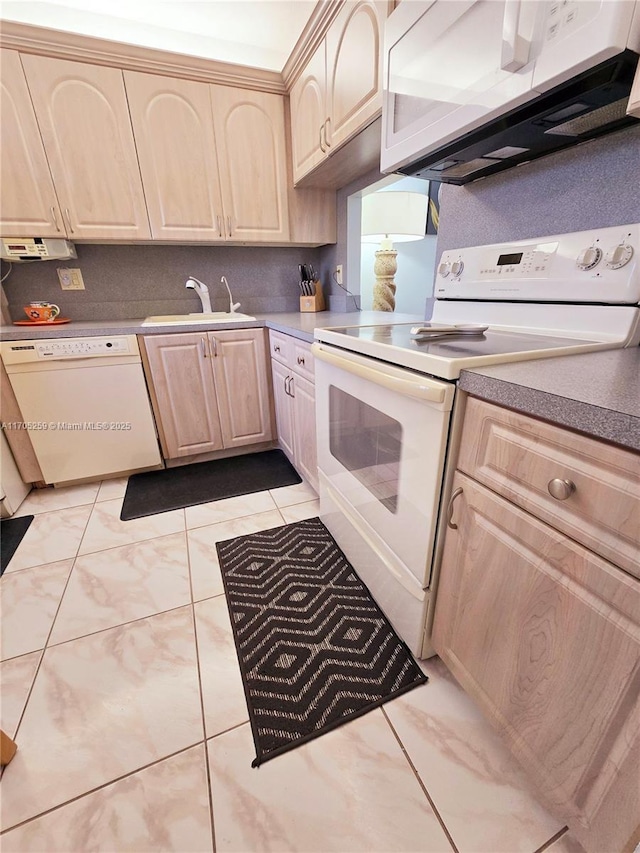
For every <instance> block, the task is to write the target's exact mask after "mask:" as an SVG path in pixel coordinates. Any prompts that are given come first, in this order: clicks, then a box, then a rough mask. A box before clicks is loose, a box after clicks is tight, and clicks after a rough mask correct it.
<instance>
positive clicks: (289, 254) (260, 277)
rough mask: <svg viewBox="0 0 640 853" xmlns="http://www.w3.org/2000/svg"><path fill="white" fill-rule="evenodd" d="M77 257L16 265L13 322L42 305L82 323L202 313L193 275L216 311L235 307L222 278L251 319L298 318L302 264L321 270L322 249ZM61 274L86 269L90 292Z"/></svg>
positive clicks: (169, 250)
mask: <svg viewBox="0 0 640 853" xmlns="http://www.w3.org/2000/svg"><path fill="white" fill-rule="evenodd" d="M76 250H77V252H78V258H77V260H71V261H60V262H57V263H56V262H54V261H46V262H38V263H29V264H14V267H13V271H12V272H11V275H10V276H9V278H8V279H7V280H6V281H5V283H4V285H3V287H4V289H5V293H6V296H7V299H8V302H9V310H10V314H11V317H12V319H14V320H19V319H24V312H23V306H24V305H26V304H27V303H28V302H31V301H35V300H47V301H49V302H54V303H55V304H56V305H58V306H59V307H60V309H61V315H62V316H63V317H71V318H72V319H73V320H78V321H84V320H127V319H136V318H141V317H146V316H148V315H150V314H184V313H189V312H191V311H200V310H201V306H200V300H199V299H198V297H197V296H196V294H195V293H194V292H193V291H189V290H187V289H186V288H185V286H184V285H185V281H186V280H187V278H188V277H189V276H190V275H193V276H195V277H196V278H198V279H200V280H201V281H203V282H204V283H205V284H207V285H208V286H209V293H210V295H211V308H212V310H213V311H225V310H228V307H229V300H228V297H227V294H226V291H225V288H224V285H222V284H221V283H220V276H222V275H225V276H226V277H227V280H228V282H229V286H230V287H231V292H232V293H233V298H234V301H235V302H240V303H241V308H240V309H239V310H241V311H243V312H244V313H246V314H261V313H269V312H279V311H298V310H299V309H300V300H299V297H300V291H299V288H298V280H299V276H298V264H300V263H311V264H313V265H314V267H316V268H318V267H319V266H320V263H319V261H320V249H308V248H290V247H286V248H273V247H262V246H257V247H254V246H250V247H249V246H242V247H237V246H192V245H189V246H104V245H76ZM58 267H78V268H80V270H81V271H82V276H83V279H84V283H85V288H86V289H85V290H81V291H64V290H62V289H61V288H60V283H59V281H58V275H57V272H56V270H57V268H58ZM5 270H6V265H5V264H3V274H4V272H5Z"/></svg>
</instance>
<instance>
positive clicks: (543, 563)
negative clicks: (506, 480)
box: [433, 474, 640, 850]
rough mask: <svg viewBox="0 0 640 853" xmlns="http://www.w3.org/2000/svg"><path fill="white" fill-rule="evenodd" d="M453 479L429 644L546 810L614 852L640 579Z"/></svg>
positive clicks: (637, 640) (624, 822)
mask: <svg viewBox="0 0 640 853" xmlns="http://www.w3.org/2000/svg"><path fill="white" fill-rule="evenodd" d="M458 487H459V488H462V493H461V494H459V495H458V496H457V498H456V499H455V501H454V503H453V523H454V524H457V525H458V527H457V530H452V529H448V530H447V535H446V540H445V547H444V554H443V561H442V566H441V572H440V584H439V587H438V594H437V600H436V609H435V622H434V633H433V644H434V647H435V649H436V651H437V652H438V654H439V655H440V656H441V657H442V659H443V660H444V661H445V663H446V664H447V666H448V667H449V668H450V669H451V671H452V672H453V674H454V675H455V676H456V678H457V679H458V681H459V682H460V683H461V684H462V686H463V687H464V688H465V690H466V691H467V692H468V693H469V694H470V695H471V696H472V697H473V698H474V699H476V700H477V702H478V703H479V704H480V705H481V707H482V708H483V709H484V710H485V712H487V714H488V716H489V717H490V719H492V720H493V722H494V723H495V724H496V725H497V727H498V729H499V730H500V731H501V733H502V734H503V735H504V737H505V738H506V740H507V743H508V745H509V746H510V748H511V750H512V752H513V753H514V755H515V756H516V758H517V759H518V760H519V761H520V762H521V763H522V764H523V766H524V767H525V768H526V769H527V771H528V773H529V775H530V776H531V777H532V779H533V781H535V782H537V784H538V786H539V788H540V791H541V793H542V794H543V795H544V796H545V797H546V799H547V800H548V802H549V803H550V805H551V806H552V807H555V810H556V811H557V812H558V814H559V815H560V816H562V817H563V818H564V819H566V820H567V821H568V822H569V825H570V827H571V828H572V829H573V828H574V827H577V829H578V831H579V832H581V834H582V838H583V839H584V838H586V837H588V836H589V835H590V834H591V835H592V836H593V837H598V836H599V838H600V842H599V846H598V845H595V846H594V845H593V844H591V845H587V846H588V849H599V850H602V849H607V850H622V849H623V848H624V847H625V845H626V843H627V842H628V841H629V838H630V836H631V834H632V833H633V831H634V830H635V828H636V826H637V821H638V815H640V788H639V787H638V784H637V782H638V779H637V765H636V766H634V763H633V755H634V751H635V755H636V756H637V750H638V746H639V745H640V744H639V737H640V735H639V732H640V690H639V689H638V685H639V681H640V583H639V582H638V581H637V580H636V579H634V578H632V577H630V576H629V575H627V574H625V573H624V572H622V571H620V570H619V569H617V568H615V567H614V566H612V565H611V564H610V563H607V562H606V561H605V560H603V559H601V558H599V557H597V556H595V555H594V554H592V553H591V552H590V551H587V550H586V549H585V548H583V547H582V546H580V545H578V544H576V543H574V542H573V541H572V540H570V539H568V538H566V537H564V536H563V535H562V534H560V533H557V532H556V531H555V530H553V529H552V528H551V527H549V526H547V525H546V524H544V523H542V522H540V521H538V520H537V519H535V518H533V517H532V516H530V515H529V514H528V513H526V512H523V511H522V510H520V509H517V508H516V507H514V506H512V505H511V504H509V503H508V502H507V501H505V500H504V499H502V498H500V497H498V496H497V495H494V494H493V493H492V492H490V491H489V490H488V489H486V488H484V487H483V486H480V485H478V484H477V483H475V482H474V481H473V480H470V479H469V478H468V477H466V476H464V475H462V474H456V477H455V479H454V483H453V488H454V489H456V488H458ZM607 803H609V806H607ZM611 803H614V804H616V803H617V806H615V805H614V808H615V813H616V815H617V817H616V818H615V820H613V821H612V822H611V827H610V830H609V831H610V832H613V833H614V835H613V836H612V835H610V836H609V838H608V839H607V842H606V844H605V843H604V842H603V835H602V832H601V827H600V826H599V824H600V822H601V820H604V818H603V817H602V814H603V812H604V811H606V810H607V809H608V808H609V807H610V804H611ZM579 840H580V836H579ZM636 840H637V839H636ZM583 843H584V840H583ZM632 846H633V845H632ZM625 849H626V848H625Z"/></svg>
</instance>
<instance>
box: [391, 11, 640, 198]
mask: <svg viewBox="0 0 640 853" xmlns="http://www.w3.org/2000/svg"><path fill="white" fill-rule="evenodd" d="M639 54H640V0H432V1H431V2H429V0H411V2H403V3H401V4H400V5H399V6H398V7H397V8H396V9H395V10H394V11H393V12H392V14H391V15H390V16H389V18H388V20H387V22H386V26H385V37H384V77H383V109H382V147H381V171H382V172H400V173H402V174H406V175H413V176H417V177H421V178H426V179H431V180H438V181H443V182H447V183H454V184H464V183H467V182H469V181H471V180H477V179H478V178H481V177H486V176H487V175H490V174H492V173H494V172H498V171H502V170H503V169H507V168H510V167H512V166H516V165H519V164H521V163H524V162H527V161H529V160H533V159H536V158H537V157H540V156H543V155H544V154H548V153H551V152H553V151H557V150H560V149H562V148H566V147H568V146H570V145H575V144H577V143H580V142H584V141H585V140H586V139H590V138H593V137H595V136H598V135H602V134H603V133H607V132H610V131H613V130H617V129H620V128H623V127H626V126H627V125H630V124H633V123H637V122H638V118H636V117H634V116H633V115H631V114H630V113H629V112H628V102H629V94H630V92H631V89H632V86H633V83H634V78H635V77H636V75H637V74H640V72H639V71H638V57H639Z"/></svg>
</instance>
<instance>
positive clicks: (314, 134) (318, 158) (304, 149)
mask: <svg viewBox="0 0 640 853" xmlns="http://www.w3.org/2000/svg"><path fill="white" fill-rule="evenodd" d="M326 77H327V68H326V44H325V40H324V39H323V41H322V44H321V45H320V46H319V47H318V49H317V50H316V52H315V53H314V54H313V56H312V57H311V59H310V60H309V62H308V63H307V65H306V66H305V69H304V71H303V72H302V74H301V75H300V77H299V78H298V79H297V80H296V82H295V83H294V85H293V86H292V88H291V93H290V100H289V103H290V108H291V148H292V153H293V180H294V183H297V182H298V181H299V180H300V178H302V177H304V175H306V174H307V173H308V172H310V171H311V170H312V169H313V168H314V167H315V166H317V165H318V163H321V162H322V161H323V160H324V159H325V157H326V156H327V154H326V146H325V144H324V141H323V139H324V132H325V126H324V125H325V121H326V119H327V118H328V113H327V105H326V101H327V99H326V88H327V84H326ZM321 134H322V136H321Z"/></svg>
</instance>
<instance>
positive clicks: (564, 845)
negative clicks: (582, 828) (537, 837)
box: [544, 832, 640, 853]
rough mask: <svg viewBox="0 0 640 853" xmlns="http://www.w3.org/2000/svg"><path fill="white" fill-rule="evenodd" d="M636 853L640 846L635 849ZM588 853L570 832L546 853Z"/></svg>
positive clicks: (551, 845) (561, 837) (554, 843)
mask: <svg viewBox="0 0 640 853" xmlns="http://www.w3.org/2000/svg"><path fill="white" fill-rule="evenodd" d="M635 850H636V853H637V851H638V850H640V845H639V846H638V847H636V848H635ZM547 851H548V853H586V851H585V849H584V847H583V846H582V844H580V842H579V841H577V840H576V839H575V838H574V837H573V835H572V834H571V833H570V832H565V834H564V835H562V836H560V838H558V840H557V841H554V842H553V844H550V845H549V846H548V847H547V848H545V851H544V853H547Z"/></svg>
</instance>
